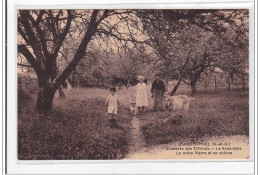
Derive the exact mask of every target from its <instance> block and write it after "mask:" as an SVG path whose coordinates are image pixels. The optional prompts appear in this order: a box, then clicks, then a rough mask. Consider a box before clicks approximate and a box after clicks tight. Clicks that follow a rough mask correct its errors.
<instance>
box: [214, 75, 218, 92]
mask: <svg viewBox="0 0 260 175" xmlns="http://www.w3.org/2000/svg"><path fill="white" fill-rule="evenodd" d="M217 89H218V86H217V77H215V90H217Z"/></svg>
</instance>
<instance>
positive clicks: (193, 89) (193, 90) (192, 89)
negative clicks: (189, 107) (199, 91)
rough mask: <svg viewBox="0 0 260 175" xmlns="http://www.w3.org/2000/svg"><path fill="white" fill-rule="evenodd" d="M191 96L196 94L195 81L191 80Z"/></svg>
mask: <svg viewBox="0 0 260 175" xmlns="http://www.w3.org/2000/svg"><path fill="white" fill-rule="evenodd" d="M190 85H191V96H193V95H195V94H196V82H191V84H190Z"/></svg>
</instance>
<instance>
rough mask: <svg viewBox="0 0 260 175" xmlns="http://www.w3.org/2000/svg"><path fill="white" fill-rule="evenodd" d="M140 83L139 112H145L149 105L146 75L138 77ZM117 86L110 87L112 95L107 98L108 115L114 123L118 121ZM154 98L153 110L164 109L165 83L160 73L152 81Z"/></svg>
mask: <svg viewBox="0 0 260 175" xmlns="http://www.w3.org/2000/svg"><path fill="white" fill-rule="evenodd" d="M138 81H139V83H138V84H137V85H136V107H137V108H138V112H139V113H143V112H144V109H145V107H147V106H148V97H147V93H146V86H147V85H146V83H144V77H143V76H139V77H138ZM115 93H116V88H114V87H112V88H110V95H109V96H108V97H107V99H106V105H108V115H109V118H110V121H111V122H112V123H116V115H117V107H118V105H119V100H118V96H117V95H116V94H115ZM151 93H152V98H153V110H154V111H157V110H160V111H162V110H163V109H164V104H163V95H164V93H165V85H164V82H163V81H162V80H161V77H160V74H156V75H155V80H154V81H153V83H152V88H151Z"/></svg>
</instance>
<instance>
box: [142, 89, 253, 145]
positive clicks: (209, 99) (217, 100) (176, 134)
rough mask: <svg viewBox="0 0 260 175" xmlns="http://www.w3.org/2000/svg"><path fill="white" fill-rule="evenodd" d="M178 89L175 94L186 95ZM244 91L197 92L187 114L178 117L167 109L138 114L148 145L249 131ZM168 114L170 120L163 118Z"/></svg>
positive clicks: (246, 94) (246, 133) (246, 93)
mask: <svg viewBox="0 0 260 175" xmlns="http://www.w3.org/2000/svg"><path fill="white" fill-rule="evenodd" d="M188 93H189V92H187V91H186V90H183V89H180V90H179V91H178V93H177V94H188ZM248 98H249V97H248V92H242V91H230V92H229V91H223V90H222V91H208V92H203V91H199V92H198V93H197V95H196V96H195V100H193V101H191V104H190V109H189V111H188V113H187V114H186V115H185V116H183V118H181V119H179V118H178V116H173V113H172V112H171V111H166V112H155V113H153V112H149V113H147V114H146V115H142V116H140V119H141V121H142V122H141V123H142V132H143V134H144V136H145V141H146V143H147V144H148V145H156V144H165V143H169V142H173V141H177V140H179V139H191V140H196V139H200V138H202V137H211V136H220V135H238V134H242V135H248V134H249V103H248V100H249V99H248ZM169 117H171V118H172V119H171V120H168V121H167V120H166V121H167V122H163V121H165V119H167V118H169Z"/></svg>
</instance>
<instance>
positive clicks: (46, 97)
mask: <svg viewBox="0 0 260 175" xmlns="http://www.w3.org/2000/svg"><path fill="white" fill-rule="evenodd" d="M53 98H54V93H53V92H52V91H51V90H50V89H46V88H44V87H43V88H39V91H38V97H37V103H36V109H37V111H48V110H52V102H53Z"/></svg>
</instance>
